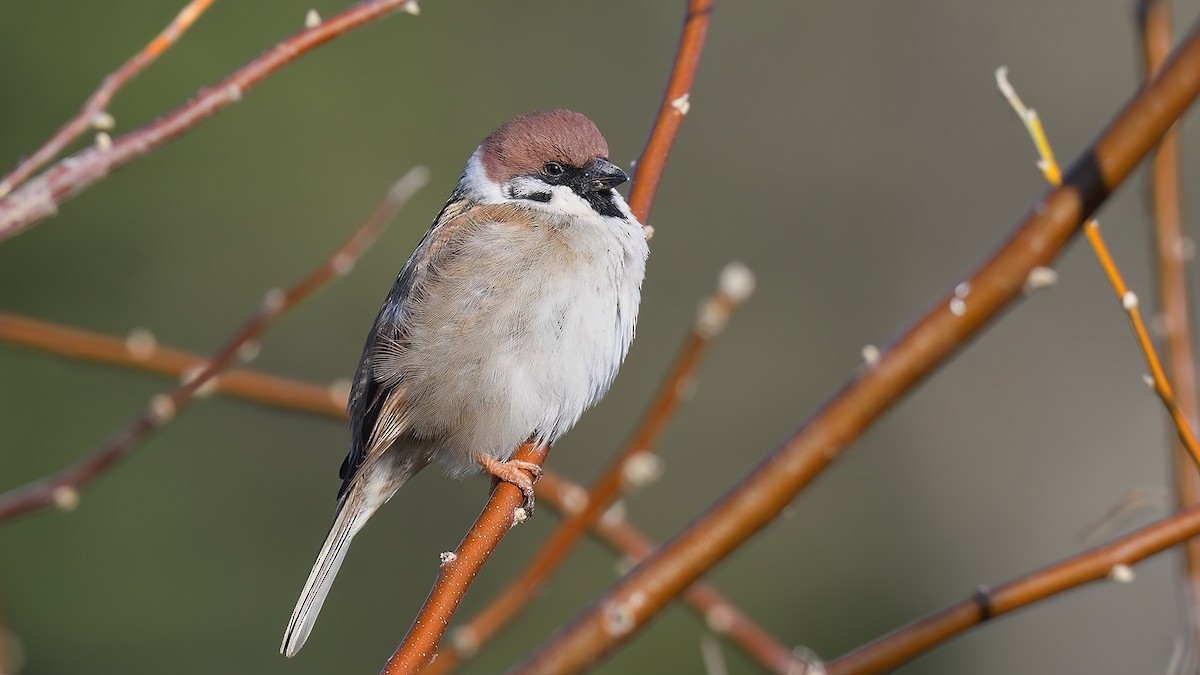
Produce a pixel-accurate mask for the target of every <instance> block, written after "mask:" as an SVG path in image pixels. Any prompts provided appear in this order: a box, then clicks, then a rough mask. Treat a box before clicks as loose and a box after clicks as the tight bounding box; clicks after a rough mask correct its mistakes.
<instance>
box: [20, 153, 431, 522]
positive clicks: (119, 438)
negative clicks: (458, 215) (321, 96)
mask: <svg viewBox="0 0 1200 675" xmlns="http://www.w3.org/2000/svg"><path fill="white" fill-rule="evenodd" d="M427 180H428V171H426V170H425V169H424V168H416V169H413V170H411V171H409V172H408V174H407V175H406V176H405V177H404V178H402V179H400V180H399V181H398V182H397V183H396V184H395V185H394V186H393V187H392V189H391V190H389V191H388V194H387V196H386V197H385V198H384V199H383V201H382V202H380V204H379V205H378V206H377V207H376V208H375V211H374V212H373V213H371V215H370V216H369V217H368V218H367V220H366V221H364V222H363V224H362V226H361V227H359V228H358V230H356V231H355V232H354V233H353V234H352V235H351V236H350V238H349V239H347V240H346V242H345V243H343V244H342V245H341V246H339V247H338V248H337V250H335V251H334V252H333V254H332V255H331V256H329V258H328V259H326V260H325V262H324V263H322V264H321V265H320V266H319V267H318V268H317V269H315V270H313V271H312V272H311V273H310V274H309V275H308V276H306V277H304V278H303V279H301V280H300V281H299V282H298V283H296V284H295V285H294V286H292V287H291V288H289V289H288V290H286V291H284V290H281V289H278V288H275V289H271V290H270V291H267V294H266V297H265V298H264V299H263V304H262V306H261V307H260V308H259V310H258V311H257V312H255V314H254V315H253V316H252V317H251V318H250V319H249V320H248V321H247V322H246V323H245V324H243V325H242V327H241V328H239V329H238V330H237V332H236V333H234V335H233V337H232V338H230V339H229V341H228V342H226V343H225V345H224V346H223V347H222V348H221V349H220V350H219V351H218V352H217V354H216V356H214V357H213V358H212V360H210V361H209V362H208V363H207V364H205V365H204V366H203V367H202V368H201V369H200V370H199V372H197V373H196V374H195V375H194V376H193V377H190V378H188V379H186V380H185V381H184V382H183V383H182V384H180V385H179V386H177V387H175V388H174V389H172V390H171V391H169V392H167V393H163V394H158V395H157V396H155V397H154V398H153V399H151V401H150V405H149V406H148V407H147V408H146V410H145V411H144V412H143V413H142V414H141V415H139V416H138V417H137V418H136V419H134V421H133V422H132V423H131V424H130V425H129V426H127V427H125V428H124V429H123V430H121V431H119V432H118V433H117V434H116V435H115V436H114V437H113V438H112V439H111V440H109V441H108V442H107V443H105V444H104V445H102V446H100V447H99V448H97V449H96V450H95V451H93V452H92V453H91V454H89V455H87V456H85V457H84V458H82V459H80V460H79V461H77V462H76V463H75V464H73V465H71V466H69V467H67V468H65V469H63V470H62V471H59V472H58V473H56V474H54V475H52V476H48V477H46V478H43V479H42V480H39V481H36V482H34V483H30V484H28V485H25V486H23V487H20V488H16V489H14V490H11V491H9V492H6V493H4V494H0V521H4V520H7V519H10V518H12V517H14V516H17V515H21V514H25V513H31V512H34V511H38V510H41V509H45V508H49V507H52V506H57V507H59V508H72V507H73V506H74V505H75V504H76V503H77V502H78V500H79V490H80V488H82V487H83V486H85V485H87V484H88V483H90V482H91V481H92V480H95V479H96V478H97V477H99V476H100V475H102V474H103V473H104V472H105V471H106V470H108V469H109V468H110V467H112V466H113V465H114V464H116V463H117V462H118V461H120V460H122V459H124V458H125V457H126V456H128V455H129V454H130V453H131V452H133V450H134V448H135V447H137V445H138V443H140V442H141V441H142V440H144V439H145V438H146V436H148V435H150V434H151V433H152V432H153V431H154V430H155V429H157V428H159V427H161V426H163V425H164V424H166V423H168V422H170V421H171V419H172V418H174V416H175V414H176V413H177V412H178V411H179V410H180V409H181V408H183V407H184V406H186V405H187V404H188V403H190V402H191V401H192V399H193V398H194V397H195V395H196V393H197V392H198V391H199V390H200V389H201V388H202V387H203V386H204V385H205V384H206V383H208V381H209V380H211V379H212V378H213V377H214V376H215V375H216V374H217V373H218V372H220V371H221V370H223V369H224V368H225V367H226V366H228V365H229V364H230V363H232V362H233V361H234V360H235V359H237V358H238V357H239V355H240V354H244V353H246V350H247V347H248V346H250V347H251V350H250V351H253V346H256V345H257V340H258V338H259V337H260V336H261V335H262V334H263V333H264V332H265V331H266V329H267V328H268V327H270V325H271V324H272V323H274V322H275V320H276V319H278V318H279V316H280V315H282V314H283V313H284V312H286V311H287V310H289V309H291V308H292V307H294V306H295V305H296V304H297V303H299V302H300V301H302V300H304V299H305V298H307V297H308V296H309V295H311V294H312V293H313V292H314V291H316V290H317V289H318V288H320V287H321V286H323V285H324V284H326V283H327V282H329V281H330V280H332V279H334V278H336V277H339V276H343V275H345V274H348V273H349V272H350V270H351V269H352V268H353V266H354V263H355V262H356V261H357V260H358V257H359V256H360V255H361V254H362V253H363V251H365V250H366V249H367V247H369V246H370V245H371V243H372V242H374V241H375V238H376V237H377V236H378V235H379V233H380V232H381V231H382V230H383V228H384V227H386V226H387V224H388V223H389V222H390V221H391V220H392V217H393V216H394V215H395V214H396V211H397V210H399V209H400V207H401V206H403V205H404V204H405V202H407V201H408V200H409V198H410V197H411V196H412V195H413V193H415V192H416V191H417V190H418V189H420V188H421V187H422V186H423V185H424V184H425V183H426V182H427Z"/></svg>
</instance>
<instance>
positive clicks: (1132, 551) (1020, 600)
mask: <svg viewBox="0 0 1200 675" xmlns="http://www.w3.org/2000/svg"><path fill="white" fill-rule="evenodd" d="M1198 534H1200V506H1192V507H1189V508H1187V509H1185V510H1184V511H1181V512H1179V513H1177V514H1175V515H1173V516H1171V517H1169V518H1165V519H1163V520H1160V521H1158V522H1156V523H1154V524H1152V525H1149V526H1147V527H1144V528H1141V529H1140V530H1137V531H1135V532H1133V533H1131V534H1127V535H1125V536H1124V537H1120V538H1118V539H1115V540H1113V541H1112V542H1111V543H1108V544H1105V545H1103V546H1099V547H1096V548H1094V549H1091V550H1090V551H1087V552H1085V553H1081V554H1079V555H1077V556H1073V557H1071V558H1067V559H1065V560H1063V561H1061V562H1058V563H1055V564H1053V565H1050V566H1048V567H1044V568H1042V569H1040V570H1038V571H1036V572H1032V573H1030V574H1027V575H1025V576H1023V577H1019V578H1017V579H1014V580H1012V581H1008V582H1005V583H1004V584H1001V585H1000V586H997V587H995V588H990V589H989V588H988V587H981V588H980V589H979V590H978V591H976V592H975V593H974V594H973V595H972V596H971V597H969V598H966V599H964V600H962V601H960V602H958V603H956V604H953V605H951V606H949V607H947V608H945V609H943V610H941V611H939V612H936V613H934V614H930V615H929V616H927V617H925V618H922V619H919V620H917V621H914V622H913V623H911V624H909V625H907V626H905V627H904V628H901V629H899V630H897V631H895V632H893V633H891V634H889V635H886V636H884V637H882V638H879V639H878V640H875V641H874V642H871V643H869V644H866V645H864V646H862V647H859V648H858V649H855V650H854V651H852V652H850V653H848V654H846V655H844V656H841V657H839V658H838V659H836V660H834V661H833V662H832V663H829V664H827V668H828V670H829V673H830V675H851V674H853V675H867V674H868V673H884V672H888V671H890V670H892V669H894V668H897V667H899V666H900V665H901V664H903V663H906V662H908V661H910V660H912V659H914V658H916V657H917V656H919V655H920V654H922V653H924V652H926V651H928V650H929V649H931V648H933V647H935V646H937V645H939V644H942V643H944V642H946V641H947V640H949V639H950V638H952V637H955V636H956V635H960V634H962V633H964V632H966V631H967V630H968V629H970V628H972V627H974V626H978V625H979V624H981V623H983V622H985V621H989V620H991V619H994V618H996V617H999V616H1002V615H1004V614H1009V613H1011V612H1014V611H1016V610H1018V609H1021V608H1022V607H1026V606H1028V605H1031V604H1033V603H1035V602H1038V601H1040V600H1046V599H1049V598H1051V597H1054V596H1056V595H1058V594H1060V593H1064V592H1066V591H1069V590H1071V589H1072V588H1077V587H1079V586H1082V585H1084V584H1087V583H1091V582H1094V581H1104V580H1106V579H1110V578H1111V579H1113V580H1114V581H1129V580H1131V578H1132V577H1131V576H1130V575H1131V574H1132V567H1133V565H1134V564H1135V563H1137V562H1139V561H1141V560H1144V559H1145V558H1148V557H1150V556H1152V555H1155V554H1156V553H1161V552H1162V551H1165V550H1167V549H1169V548H1171V547H1172V546H1176V545H1178V544H1180V543H1182V542H1184V541H1187V540H1188V539H1190V538H1192V537H1195V536H1196V535H1198Z"/></svg>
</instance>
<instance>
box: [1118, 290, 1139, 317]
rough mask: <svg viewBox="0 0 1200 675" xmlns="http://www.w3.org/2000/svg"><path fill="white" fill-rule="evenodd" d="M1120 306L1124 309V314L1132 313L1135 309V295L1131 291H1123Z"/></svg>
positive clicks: (1136, 300)
mask: <svg viewBox="0 0 1200 675" xmlns="http://www.w3.org/2000/svg"><path fill="white" fill-rule="evenodd" d="M1121 306H1122V307H1124V308H1125V311H1126V312H1132V311H1133V310H1135V309H1137V306H1138V296H1137V294H1136V293H1134V292H1133V291H1125V295H1122V296H1121Z"/></svg>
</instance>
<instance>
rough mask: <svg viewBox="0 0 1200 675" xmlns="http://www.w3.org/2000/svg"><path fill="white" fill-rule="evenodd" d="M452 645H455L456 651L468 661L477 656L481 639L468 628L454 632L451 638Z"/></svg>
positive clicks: (464, 627)
mask: <svg viewBox="0 0 1200 675" xmlns="http://www.w3.org/2000/svg"><path fill="white" fill-rule="evenodd" d="M450 643H451V644H452V645H454V651H456V652H458V654H459V655H460V656H462V657H463V658H466V659H469V658H471V657H472V656H475V654H476V652H478V651H479V637H478V636H477V635H475V631H473V630H471V629H470V628H467V627H466V626H463V627H461V628H458V629H456V630H455V631H454V633H453V634H452V635H451V637H450Z"/></svg>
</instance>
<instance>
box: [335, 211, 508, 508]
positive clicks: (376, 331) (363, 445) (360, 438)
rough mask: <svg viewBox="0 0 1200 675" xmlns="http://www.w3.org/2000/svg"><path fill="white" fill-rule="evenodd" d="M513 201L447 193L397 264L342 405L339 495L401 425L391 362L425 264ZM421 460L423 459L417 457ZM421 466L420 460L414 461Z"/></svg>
mask: <svg viewBox="0 0 1200 675" xmlns="http://www.w3.org/2000/svg"><path fill="white" fill-rule="evenodd" d="M522 216H525V214H524V213H520V212H519V211H518V207H513V206H511V205H501V204H480V203H478V202H473V201H469V200H466V199H464V198H463V197H462V196H461V195H460V194H458V193H457V192H456V193H455V194H453V195H451V197H450V200H449V201H448V202H446V205H445V207H443V208H442V211H441V213H439V214H438V217H437V218H435V219H434V221H433V225H432V226H430V228H429V230H428V231H427V232H426V233H425V236H424V237H423V238H422V239H421V243H420V244H418V245H417V248H416V250H414V251H413V254H412V255H411V256H410V257H409V259H408V262H406V263H405V264H404V267H403V268H402V269H401V270H400V274H399V275H398V276H397V277H396V282H395V283H394V284H393V285H392V290H391V291H390V292H389V293H388V297H387V300H386V301H385V302H384V304H383V307H382V308H381V309H380V310H379V315H378V316H377V317H376V318H375V324H374V327H373V328H372V330H371V333H370V335H369V336H368V337H367V343H366V345H365V346H364V347H363V353H362V357H361V358H360V359H359V362H358V369H357V371H356V372H355V374H354V384H353V385H352V386H351V389H350V400H349V403H348V406H347V409H348V412H349V417H350V451H349V453H348V454H347V455H346V459H345V461H344V462H343V463H342V468H341V471H340V476H341V478H342V487H341V489H340V490H339V491H338V499H341V498H342V497H343V496H344V495H345V493H346V491H347V490H348V489H349V487H350V484H351V481H353V480H354V478H355V476H356V475H358V474H359V473H360V471H361V469H362V467H363V466H364V465H365V464H366V463H368V462H372V461H374V460H375V459H376V458H378V457H379V456H380V455H382V454H383V452H384V451H385V450H387V449H388V448H389V447H390V446H391V445H392V443H394V442H395V441H396V440H397V439H399V438H401V437H402V436H403V435H404V434H405V433H406V432H407V431H408V426H409V419H408V415H407V399H408V398H409V396H408V394H407V391H406V386H407V384H408V383H407V382H405V379H404V372H403V371H402V370H401V369H400V368H398V367H395V366H394V365H393V364H397V363H399V362H401V361H402V359H401V358H399V357H400V356H401V355H403V354H404V352H406V351H407V350H408V348H409V345H408V330H407V328H408V327H407V323H408V321H409V318H410V317H409V313H410V310H411V308H412V306H413V304H414V302H418V301H420V300H421V298H422V297H423V296H424V295H425V294H426V293H427V291H428V286H429V284H430V283H431V282H432V281H433V280H431V277H435V276H437V275H431V274H430V270H431V269H443V268H444V267H446V266H447V263H448V261H449V260H450V259H451V258H455V257H459V254H460V252H461V246H462V242H463V241H464V239H465V236H464V235H466V234H467V233H469V232H470V231H472V230H474V229H475V228H478V227H481V226H485V225H487V224H488V223H496V222H512V221H514V220H516V221H521V220H524V219H525V218H524V217H522ZM417 461H418V462H420V461H425V460H417ZM420 466H423V464H420Z"/></svg>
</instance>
